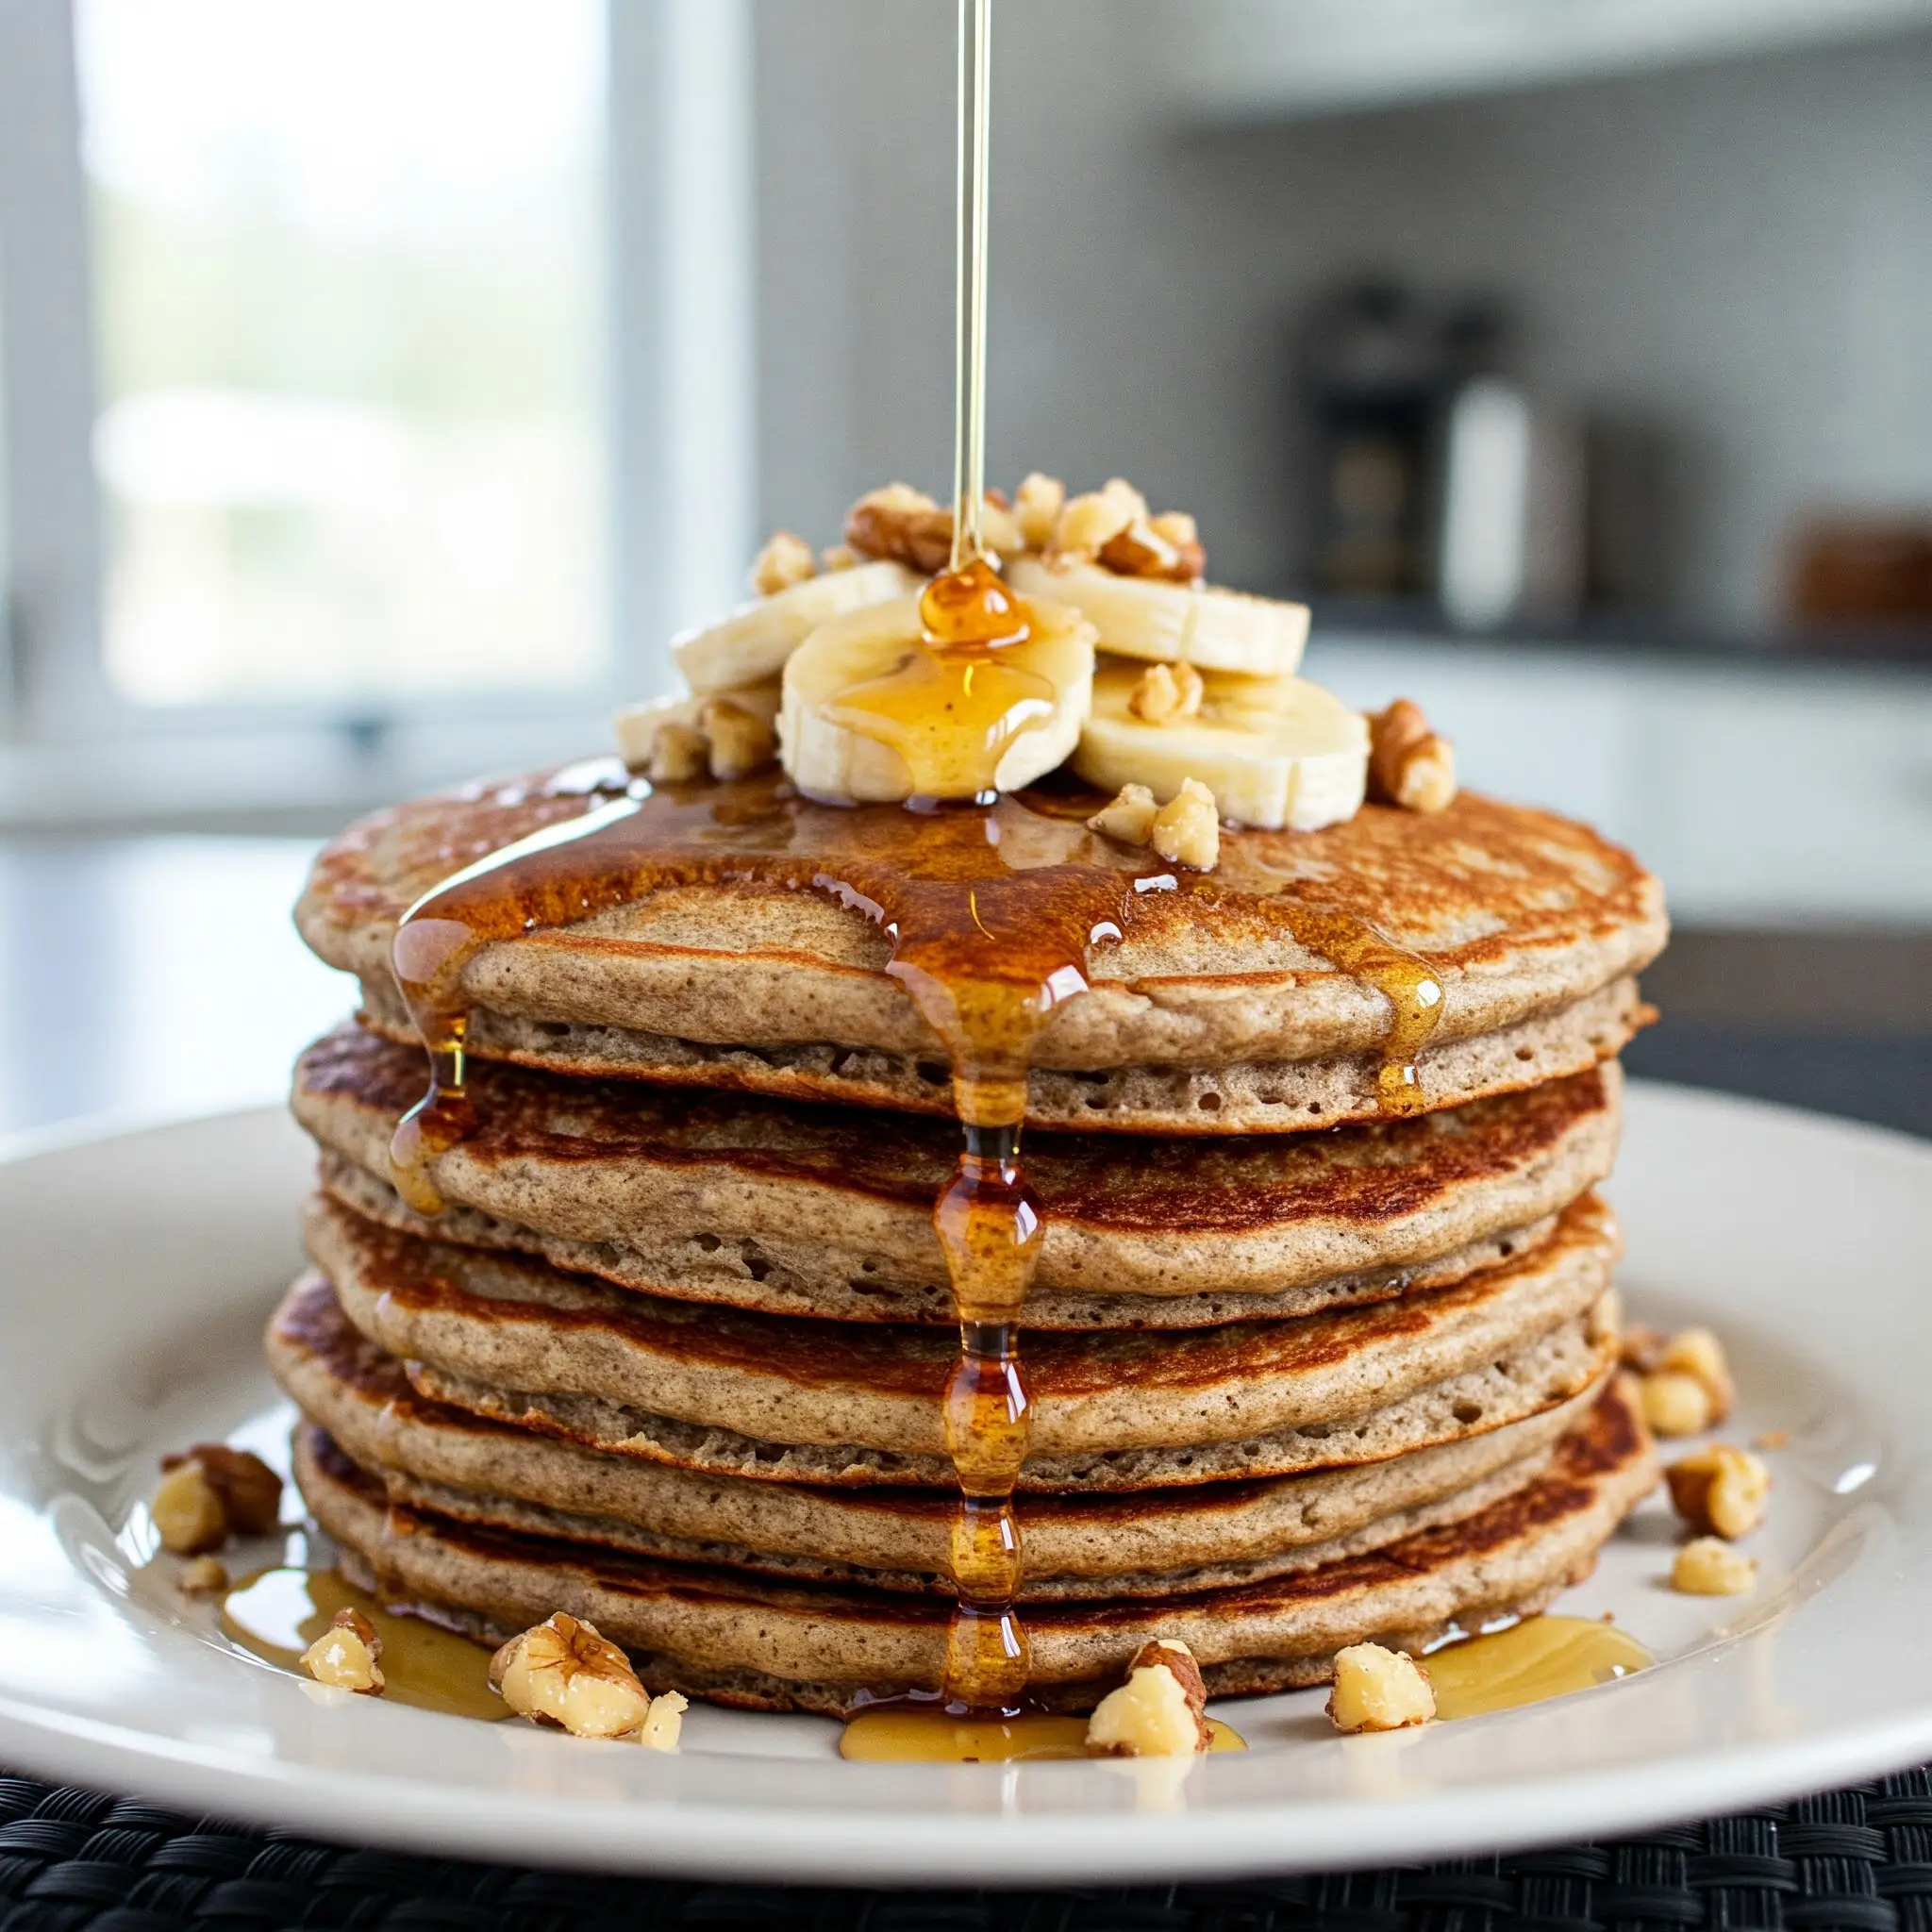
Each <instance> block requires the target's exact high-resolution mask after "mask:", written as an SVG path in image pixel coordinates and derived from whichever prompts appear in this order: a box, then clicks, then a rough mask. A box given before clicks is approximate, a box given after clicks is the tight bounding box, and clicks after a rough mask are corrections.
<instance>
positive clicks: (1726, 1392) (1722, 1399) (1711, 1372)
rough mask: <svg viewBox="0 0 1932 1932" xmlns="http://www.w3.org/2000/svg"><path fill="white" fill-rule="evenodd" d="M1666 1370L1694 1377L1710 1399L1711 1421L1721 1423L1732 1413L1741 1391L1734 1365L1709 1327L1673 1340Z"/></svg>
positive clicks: (1666, 1351) (1663, 1364) (1683, 1332)
mask: <svg viewBox="0 0 1932 1932" xmlns="http://www.w3.org/2000/svg"><path fill="white" fill-rule="evenodd" d="M1658 1366H1659V1367H1660V1368H1662V1369H1665V1370H1669V1371H1673V1372H1674V1373H1675V1374H1683V1375H1691V1376H1694V1377H1695V1378H1696V1379H1697V1380H1698V1381H1700V1382H1702V1383H1703V1384H1704V1387H1705V1391H1706V1393H1707V1394H1708V1395H1709V1397H1710V1419H1711V1421H1712V1422H1714V1423H1721V1422H1723V1421H1724V1418H1725V1417H1726V1416H1727V1415H1729V1414H1730V1412H1731V1404H1732V1403H1733V1402H1734V1401H1735V1400H1736V1399H1737V1391H1736V1389H1735V1388H1734V1387H1733V1386H1732V1382H1731V1366H1730V1363H1729V1362H1727V1361H1726V1360H1725V1359H1724V1344H1723V1343H1722V1342H1721V1341H1719V1340H1718V1339H1717V1337H1716V1336H1715V1335H1714V1334H1713V1333H1712V1332H1711V1331H1710V1330H1709V1329H1708V1328H1685V1329H1682V1330H1680V1331H1679V1332H1678V1333H1677V1334H1675V1335H1674V1336H1672V1337H1671V1340H1670V1342H1669V1345H1668V1346H1667V1347H1666V1348H1665V1349H1664V1357H1663V1360H1662V1361H1661V1362H1660V1363H1659V1364H1658Z"/></svg>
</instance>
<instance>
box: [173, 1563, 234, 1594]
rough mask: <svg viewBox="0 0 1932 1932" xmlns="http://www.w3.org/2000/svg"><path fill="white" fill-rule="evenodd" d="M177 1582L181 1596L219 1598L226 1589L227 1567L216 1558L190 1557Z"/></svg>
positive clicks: (183, 1566) (182, 1567)
mask: <svg viewBox="0 0 1932 1932" xmlns="http://www.w3.org/2000/svg"><path fill="white" fill-rule="evenodd" d="M179 1581H180V1586H181V1593H182V1595H183V1596H219V1595H220V1594H221V1593H222V1591H225V1590H226V1589H227V1587H228V1566H227V1565H226V1564H225V1563H224V1562H223V1561H222V1560H221V1559H220V1557H190V1559H189V1560H188V1561H187V1562H185V1563H184V1564H182V1566H181V1575H180V1579H179Z"/></svg>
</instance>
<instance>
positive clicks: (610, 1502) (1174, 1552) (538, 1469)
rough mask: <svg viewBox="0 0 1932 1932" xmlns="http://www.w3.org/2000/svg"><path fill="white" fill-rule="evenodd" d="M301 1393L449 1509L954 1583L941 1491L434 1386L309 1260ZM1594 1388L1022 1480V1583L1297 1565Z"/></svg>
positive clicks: (1500, 1477) (889, 1581)
mask: <svg viewBox="0 0 1932 1932" xmlns="http://www.w3.org/2000/svg"><path fill="white" fill-rule="evenodd" d="M268 1354H269V1361H270V1366H271V1367H272V1369H273V1370H274V1372H275V1378H276V1380H277V1381H278V1382H279V1383H280V1385H281V1387H282V1388H283V1390H284V1391H286V1392H287V1393H288V1395H289V1396H290V1397H291V1399H292V1400H293V1401H294V1402H295V1404H296V1405H297V1407H300V1408H301V1410H302V1412H303V1413H304V1414H305V1415H306V1416H308V1418H309V1419H310V1420H311V1421H312V1422H314V1423H316V1424H318V1425H319V1426H321V1427H322V1428H323V1429H325V1431H326V1432H327V1433H328V1435H329V1436H330V1437H331V1438H332V1440H333V1441H335V1442H336V1443H337V1445H338V1446H339V1447H340V1448H341V1450H342V1451H343V1453H344V1454H345V1455H347V1456H348V1457H350V1458H351V1459H352V1460H353V1461H355V1462H356V1463H357V1464H358V1466H359V1467H361V1468H362V1469H364V1470H366V1471H371V1472H374V1473H375V1474H379V1475H380V1476H381V1477H382V1479H383V1480H384V1482H385V1484H386V1486H387V1489H388V1491H389V1494H390V1497H391V1501H395V1502H401V1503H407V1504H409V1505H411V1506H412V1507H418V1508H427V1509H430V1510H433V1511H435V1512H437V1513H439V1514H441V1515H444V1516H448V1517H452V1518H454V1519H455V1520H457V1521H458V1522H465V1523H471V1524H482V1525H485V1526H489V1527H496V1528H510V1529H521V1530H528V1531H532V1532H534V1533H537V1534H544V1535H551V1536H559V1535H560V1536H565V1537H568V1538H570V1539H572V1540H575V1541H583V1542H594V1543H598V1544H601V1545H604V1546H607V1547H609V1548H613V1549H619V1550H629V1551H631V1552H633V1553H637V1554H642V1555H647V1556H659V1557H677V1558H681V1559H683V1560H687V1561H693V1562H705V1563H713V1564H718V1563H724V1564H728V1565H730V1566H732V1567H737V1568H748V1569H755V1570H763V1571H768V1572H774V1573H776V1574H792V1575H799V1576H805V1577H808V1578H810V1579H813V1580H819V1581H825V1580H843V1581H858V1580H863V1581H867V1582H870V1583H871V1584H873V1585H874V1587H878V1588H888V1589H898V1590H920V1591H946V1590H948V1589H950V1584H949V1582H948V1581H947V1550H948V1540H949V1538H948V1532H949V1529H950V1526H951V1524H952V1521H953V1518H954V1515H955V1514H956V1512H957V1509H958V1500H957V1498H956V1497H955V1495H954V1494H953V1493H952V1492H951V1491H943V1490H934V1491H924V1490H911V1489H903V1488H902V1489H897V1490H891V1491H876V1490H869V1491H850V1490H846V1491H841V1490H838V1489H820V1488H814V1487H811V1486H808V1485H804V1484H797V1483H772V1482H765V1481H759V1480H756V1479H749V1480H748V1479H745V1478H741V1477H733V1476H718V1475H708V1474H694V1473H692V1472H690V1471H686V1470H682V1469H677V1468H673V1467H669V1466H665V1465H661V1464H657V1463H652V1462H647V1461H645V1460H643V1459H641V1458H640V1457H624V1456H611V1455H605V1454H601V1453H599V1452H597V1451H594V1450H587V1449H583V1448H579V1447H575V1446H574V1445H572V1444H569V1443H567V1442H563V1441H556V1440H553V1439H551V1438H549V1437H546V1436H541V1435H534V1434H531V1433H528V1432H526V1431H523V1430H519V1429H516V1428H512V1427H509V1426H507V1425H505V1424H499V1423H491V1422H489V1421H486V1420H483V1419H481V1418H479V1417H476V1416H474V1415H471V1414H468V1413H466V1412H465V1411H463V1410H460V1409H456V1408H451V1407H444V1406H442V1405H440V1404H437V1403H432V1402H426V1401H425V1400H423V1399H422V1398H421V1397H420V1396H418V1395H417V1394H416V1392H415V1391H414V1390H413V1389H412V1388H411V1387H410V1385H409V1382H408V1376H407V1375H406V1374H404V1371H403V1368H402V1365H401V1364H400V1363H399V1362H397V1361H396V1360H395V1359H394V1358H393V1357H391V1356H388V1355H386V1354H384V1353H383V1352H382V1351H381V1350H379V1349H377V1348H375V1346H374V1344H372V1343H371V1342H369V1341H366V1340H364V1339H363V1338H362V1337H361V1336H360V1335H359V1334H358V1333H357V1331H356V1330H355V1329H354V1328H352V1327H351V1326H350V1324H349V1323H348V1321H347V1319H346V1318H345V1317H344V1316H343V1314H342V1313H341V1307H340V1306H339V1304H338V1303H337V1301H336V1298H335V1295H334V1293H333V1292H332V1291H331V1290H330V1289H329V1287H328V1285H327V1283H326V1282H325V1281H323V1280H322V1279H321V1278H320V1277H319V1276H316V1275H309V1276H308V1277H306V1278H305V1279H304V1280H302V1281H300V1282H298V1283H297V1284H296V1285H295V1287H294V1288H293V1289H291V1291H290V1292H289V1295H288V1296H287V1298H286V1299H285V1300H284V1302H283V1304H282V1306H281V1307H280V1308H279V1309H278V1310H277V1312H276V1315H275V1320H274V1322H273V1323H272V1324H270V1328H269V1335H268ZM1601 1391H1602V1383H1601V1381H1598V1382H1594V1383H1591V1385H1590V1386H1589V1387H1588V1388H1587V1389H1586V1390H1585V1391H1583V1392H1582V1393H1581V1394H1579V1395H1576V1396H1574V1397H1572V1398H1571V1399H1570V1400H1569V1401H1568V1402H1566V1403H1562V1404H1559V1405H1557V1407H1554V1408H1551V1409H1548V1410H1545V1411H1544V1412H1543V1413H1541V1414H1539V1415H1535V1416H1532V1417H1530V1418H1528V1419H1527V1420H1525V1421H1523V1422H1519V1423H1512V1424H1505V1425H1504V1426H1502V1427H1500V1428H1496V1429H1492V1430H1490V1431H1488V1432H1486V1433H1484V1434H1480V1435H1476V1436H1473V1437H1468V1438H1464V1439H1462V1440H1460V1441H1452V1442H1449V1443H1445V1444H1442V1445H1441V1446H1439V1447H1436V1448H1430V1449H1422V1450H1418V1451H1417V1452H1415V1453H1414V1454H1412V1455H1408V1456H1402V1457H1394V1458H1393V1459H1391V1460H1389V1461H1386V1462H1381V1463H1373V1464H1367V1465H1362V1466H1359V1467H1354V1468H1343V1469H1337V1470H1325V1471H1320V1472H1317V1473H1315V1474H1308V1475H1302V1476H1294V1477H1290V1478H1286V1479H1281V1480H1275V1481H1264V1482H1248V1483H1219V1484H1208V1485H1201V1486H1197V1487H1194V1488H1189V1489H1179V1490H1170V1491H1140V1492H1136V1493H1133V1494H1129V1495H1124V1496H1121V1495H1112V1496H1109V1495H1099V1496H1091V1497H1057V1496H1041V1495H1031V1496H1028V1497H1026V1498H1024V1500H1023V1502H1022V1503H1021V1505H1020V1507H1019V1511H1018V1514H1019V1518H1020V1522H1021V1526H1022V1529H1023V1531H1024V1536H1025V1541H1026V1582H1025V1585H1024V1591H1023V1594H1024V1596H1025V1597H1026V1598H1028V1599H1029V1600H1033V1599H1043V1598H1051V1597H1059V1596H1071V1595H1080V1594H1087V1595H1092V1594H1099V1593H1108V1592H1111V1591H1115V1590H1116V1589H1118V1588H1120V1587H1122V1582H1123V1579H1125V1580H1126V1587H1127V1588H1129V1589H1131V1588H1132V1583H1133V1579H1136V1578H1139V1577H1141V1576H1152V1575H1155V1574H1162V1573H1175V1572H1183V1571H1186V1572H1190V1573H1192V1574H1195V1575H1196V1576H1197V1577H1199V1578H1200V1579H1201V1581H1200V1583H1199V1587H1202V1588H1207V1587H1210V1586H1212V1585H1213V1584H1216V1583H1227V1582H1234V1581H1237V1580H1243V1579H1244V1578H1245V1577H1248V1576H1255V1575H1260V1574H1277V1573H1280V1572H1284V1571H1288V1570H1292V1569H1301V1568H1307V1567H1308V1566H1309V1565H1310V1564H1312V1563H1316V1562H1323V1561H1328V1560H1331V1559H1332V1558H1334V1557H1339V1556H1350V1555H1356V1554H1357V1553H1359V1552H1360V1551H1362V1550H1366V1549H1372V1548H1376V1547H1379V1546H1380V1545H1381V1544H1383V1543H1387V1542H1390V1541H1394V1540H1396V1539H1397V1538H1399V1537H1401V1536H1404V1535H1407V1534H1409V1533H1411V1532H1412V1531H1414V1530H1416V1529H1420V1528H1424V1527H1429V1526H1432V1525H1433V1524H1439V1523H1444V1522H1449V1521H1454V1520H1457V1519H1458V1518H1460V1517H1462V1516H1466V1515H1469V1514H1472V1513H1474V1511H1475V1510H1476V1509H1478V1508H1481V1507H1486V1506H1487V1505H1488V1504H1489V1503H1490V1502H1491V1501H1493V1500H1495V1498H1496V1497H1498V1496H1500V1495H1503V1494H1506V1493H1507V1491H1509V1490H1511V1489H1514V1488H1517V1487H1520V1486H1521V1485H1522V1484H1523V1483H1524V1482H1526V1481H1527V1480H1529V1479H1530V1478H1531V1477H1532V1476H1534V1475H1536V1474H1540V1473H1541V1469H1542V1467H1543V1466H1544V1464H1545V1463H1546V1462H1547V1460H1548V1457H1549V1454H1550V1451H1551V1449H1552V1448H1553V1446H1554V1444H1555V1443H1556V1441H1557V1438H1558V1437H1559V1436H1561V1435H1562V1434H1563V1433H1564V1432H1565V1431H1566V1430H1567V1429H1569V1428H1570V1427H1571V1426H1572V1425H1573V1424H1574V1423H1575V1422H1576V1421H1577V1420H1578V1419H1579V1418H1580V1415H1581V1413H1582V1411H1583V1410H1584V1409H1585V1408H1586V1407H1589V1406H1590V1405H1591V1403H1593V1402H1594V1401H1595V1399H1596V1397H1597V1396H1598V1394H1600V1393H1601Z"/></svg>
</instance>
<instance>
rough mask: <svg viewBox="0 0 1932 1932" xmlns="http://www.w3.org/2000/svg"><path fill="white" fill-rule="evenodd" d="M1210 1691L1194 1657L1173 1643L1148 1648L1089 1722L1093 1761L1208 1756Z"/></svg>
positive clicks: (1166, 1639)
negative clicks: (1205, 1753) (1122, 1758)
mask: <svg viewBox="0 0 1932 1932" xmlns="http://www.w3.org/2000/svg"><path fill="white" fill-rule="evenodd" d="M1207 1708H1208V1686H1207V1684H1206V1682H1205V1681H1204V1680H1203V1679H1202V1676H1201V1666H1200V1665H1199V1664H1198V1663H1196V1662H1195V1661H1194V1653H1193V1652H1192V1651H1191V1650H1190V1649H1189V1648H1188V1646H1187V1645H1186V1644H1185V1643H1183V1642H1181V1641H1180V1640H1179V1639H1178V1638H1174V1637H1158V1638H1156V1639H1155V1640H1154V1641H1152V1642H1151V1643H1143V1644H1142V1645H1141V1648H1140V1650H1139V1651H1138V1652H1136V1653H1135V1656H1134V1659H1133V1661H1132V1662H1131V1663H1130V1664H1128V1666H1127V1679H1126V1682H1125V1683H1124V1684H1122V1685H1121V1686H1120V1687H1119V1688H1118V1689H1117V1690H1113V1691H1108V1693H1107V1695H1106V1696H1105V1697H1103V1698H1102V1699H1101V1700H1100V1702H1099V1703H1098V1704H1097V1705H1095V1706H1094V1707H1093V1715H1092V1716H1091V1718H1090V1719H1089V1720H1088V1721H1087V1755H1088V1756H1089V1757H1195V1756H1197V1755H1198V1754H1199V1753H1201V1752H1203V1751H1205V1750H1207V1748H1208V1745H1209V1743H1211V1742H1212V1741H1213V1737H1214V1733H1213V1732H1212V1731H1211V1730H1210V1729H1209V1728H1208V1718H1207V1715H1206V1713H1207Z"/></svg>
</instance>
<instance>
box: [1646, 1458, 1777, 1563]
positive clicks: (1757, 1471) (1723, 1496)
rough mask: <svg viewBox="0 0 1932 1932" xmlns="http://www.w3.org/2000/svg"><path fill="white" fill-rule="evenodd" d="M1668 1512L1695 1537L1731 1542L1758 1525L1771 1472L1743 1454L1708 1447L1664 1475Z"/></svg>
mask: <svg viewBox="0 0 1932 1932" xmlns="http://www.w3.org/2000/svg"><path fill="white" fill-rule="evenodd" d="M1664 1479H1665V1480H1666V1481H1667V1482H1668V1483H1669V1484H1670V1486H1671V1507H1673V1508H1674V1509H1675V1510H1676V1512H1677V1514H1678V1515H1679V1516H1681V1517H1682V1518H1683V1519H1684V1521H1685V1522H1686V1523H1687V1524H1690V1525H1691V1529H1693V1530H1694V1531H1695V1532H1696V1533H1697V1534H1698V1535H1699V1536H1721V1537H1723V1538H1724V1540H1725V1541H1728V1542H1735V1541H1737V1539H1738V1538H1739V1537H1740V1536H1749V1535H1750V1534H1751V1532H1752V1531H1753V1530H1754V1529H1756V1528H1757V1525H1758V1524H1760V1523H1762V1522H1763V1521H1764V1511H1765V1506H1766V1505H1767V1503H1768V1502H1769V1501H1770V1499H1771V1472H1770V1470H1768V1469H1767V1468H1765V1466H1764V1464H1763V1462H1762V1461H1761V1460H1760V1459H1759V1458H1758V1457H1756V1456H1753V1455H1752V1454H1751V1452H1750V1451H1749V1450H1748V1449H1733V1448H1732V1447H1731V1446H1730V1445H1729V1444H1728V1443H1725V1442H1713V1443H1712V1444H1711V1445H1710V1447H1709V1448H1707V1449H1699V1450H1697V1451H1696V1452H1695V1453H1694V1454H1692V1455H1690V1456H1686V1457H1683V1458H1682V1459H1681V1460H1680V1461H1677V1462H1674V1463H1673V1464H1672V1465H1671V1466H1670V1468H1668V1469H1667V1470H1665V1471H1664Z"/></svg>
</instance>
